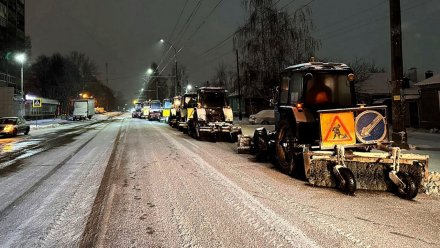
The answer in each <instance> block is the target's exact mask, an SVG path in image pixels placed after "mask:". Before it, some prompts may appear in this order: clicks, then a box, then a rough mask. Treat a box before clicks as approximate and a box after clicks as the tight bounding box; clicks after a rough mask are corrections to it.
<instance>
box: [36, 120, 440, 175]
mask: <svg viewBox="0 0 440 248" xmlns="http://www.w3.org/2000/svg"><path fill="white" fill-rule="evenodd" d="M117 115H120V113H119V112H109V113H105V114H97V115H94V116H93V117H92V120H86V121H69V120H61V119H45V120H38V121H30V122H29V124H30V125H31V129H32V131H35V130H37V129H46V128H54V127H59V126H62V125H66V124H70V125H81V124H83V123H84V122H89V121H98V120H105V119H108V118H110V117H112V116H117ZM235 124H237V125H240V126H241V127H242V131H243V134H244V135H248V136H252V135H253V133H254V130H255V128H257V127H261V126H262V125H249V121H248V119H247V118H243V120H242V121H239V120H238V118H236V119H235ZM264 127H266V128H267V129H268V130H273V129H274V125H265V126H264ZM407 133H408V141H409V144H410V147H411V150H408V151H404V152H410V153H417V154H423V155H429V171H437V172H440V134H438V133H429V132H428V131H426V130H418V129H408V130H407Z"/></svg>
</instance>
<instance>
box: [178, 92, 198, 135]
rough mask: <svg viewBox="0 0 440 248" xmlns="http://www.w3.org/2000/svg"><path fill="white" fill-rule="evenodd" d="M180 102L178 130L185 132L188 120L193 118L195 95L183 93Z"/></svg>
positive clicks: (195, 102) (193, 93) (195, 103)
mask: <svg viewBox="0 0 440 248" xmlns="http://www.w3.org/2000/svg"><path fill="white" fill-rule="evenodd" d="M181 100H182V102H181V105H180V119H179V125H178V128H179V130H181V131H184V132H186V131H187V129H188V120H189V119H192V118H193V115H194V108H195V107H196V106H197V93H195V92H190V93H185V94H184V95H183V97H182V99H181Z"/></svg>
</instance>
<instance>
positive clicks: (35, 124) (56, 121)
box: [27, 112, 116, 130]
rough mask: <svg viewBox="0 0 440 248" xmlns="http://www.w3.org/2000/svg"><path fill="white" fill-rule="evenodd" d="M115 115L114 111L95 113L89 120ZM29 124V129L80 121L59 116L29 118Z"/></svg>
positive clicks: (104, 118) (103, 118) (52, 126)
mask: <svg viewBox="0 0 440 248" xmlns="http://www.w3.org/2000/svg"><path fill="white" fill-rule="evenodd" d="M114 115H116V113H113V112H111V113H106V114H95V115H94V116H93V117H92V119H91V120H95V121H97V120H106V119H108V118H110V117H111V116H114ZM27 123H28V124H29V125H30V127H31V130H35V129H43V128H55V127H59V126H61V125H65V124H73V123H82V121H73V120H65V119H60V118H51V119H42V120H31V121H27Z"/></svg>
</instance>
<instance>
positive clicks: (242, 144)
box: [237, 134, 252, 154]
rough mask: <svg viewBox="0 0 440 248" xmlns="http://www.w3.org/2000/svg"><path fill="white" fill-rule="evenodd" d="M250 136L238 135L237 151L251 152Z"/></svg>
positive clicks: (242, 152)
mask: <svg viewBox="0 0 440 248" xmlns="http://www.w3.org/2000/svg"><path fill="white" fill-rule="evenodd" d="M251 141H252V138H251V137H250V136H246V135H241V134H239V135H238V142H237V152H238V153H240V154H244V153H251V145H252V144H251Z"/></svg>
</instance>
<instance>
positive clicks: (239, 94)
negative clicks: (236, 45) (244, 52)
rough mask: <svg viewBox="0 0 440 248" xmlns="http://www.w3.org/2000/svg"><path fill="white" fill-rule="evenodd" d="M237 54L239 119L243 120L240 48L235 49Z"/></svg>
mask: <svg viewBox="0 0 440 248" xmlns="http://www.w3.org/2000/svg"><path fill="white" fill-rule="evenodd" d="M235 55H236V57H237V84H238V119H239V120H240V121H241V120H242V119H243V115H242V113H241V85H240V65H239V64H238V49H235Z"/></svg>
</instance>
